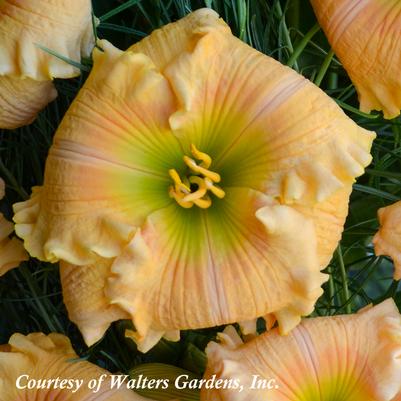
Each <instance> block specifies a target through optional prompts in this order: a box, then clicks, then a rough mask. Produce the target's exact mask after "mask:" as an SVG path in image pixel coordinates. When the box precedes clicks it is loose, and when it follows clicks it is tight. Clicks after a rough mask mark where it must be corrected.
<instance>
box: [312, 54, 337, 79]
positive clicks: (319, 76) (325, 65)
mask: <svg viewBox="0 0 401 401" xmlns="http://www.w3.org/2000/svg"><path fill="white" fill-rule="evenodd" d="M333 57H334V52H333V50H330V51H329V52H328V53H327V55H326V57H325V59H324V61H323V64H322V66H321V67H320V70H319V73H318V74H317V77H316V79H315V85H317V86H320V84H321V83H322V81H323V78H324V77H325V75H326V73H327V70H328V69H329V67H330V64H331V61H332V60H333Z"/></svg>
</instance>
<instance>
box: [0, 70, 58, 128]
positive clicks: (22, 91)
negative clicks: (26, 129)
mask: <svg viewBox="0 0 401 401" xmlns="http://www.w3.org/2000/svg"><path fill="white" fill-rule="evenodd" d="M0 92H1V97H0V129H16V128H19V127H21V126H23V125H28V124H30V123H32V122H33V120H34V119H35V118H36V116H37V114H38V113H39V112H40V111H41V110H42V109H43V108H44V107H45V106H47V104H48V103H50V102H52V101H53V100H54V99H55V98H56V97H57V91H56V88H55V87H54V85H53V83H52V82H51V81H35V80H33V79H30V78H18V77H6V76H0Z"/></svg>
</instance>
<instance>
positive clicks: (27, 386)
mask: <svg viewBox="0 0 401 401" xmlns="http://www.w3.org/2000/svg"><path fill="white" fill-rule="evenodd" d="M15 385H16V388H17V389H18V390H35V389H36V390H41V389H54V390H67V391H71V392H72V393H76V392H78V391H79V390H80V389H82V388H84V387H87V388H89V389H90V390H92V391H93V393H97V392H99V391H100V390H102V389H104V388H105V387H108V388H110V389H123V388H127V389H131V390H159V389H160V390H167V389H168V388H169V387H174V388H176V389H178V390H185V389H202V388H205V389H228V390H236V391H238V392H242V391H243V390H245V389H250V390H274V389H278V388H279V385H278V383H277V381H276V380H275V379H269V378H267V379H266V378H262V377H261V376H259V375H251V376H250V377H249V378H247V380H246V384H245V383H243V382H242V381H241V380H240V379H236V378H233V379H219V378H217V377H216V375H213V376H211V377H210V378H209V379H193V378H190V377H189V376H188V375H185V374H183V375H180V376H177V378H176V379H175V380H171V379H155V378H148V377H146V376H144V375H139V376H138V377H136V378H130V376H129V375H113V374H103V375H101V376H99V377H97V378H93V379H91V380H88V381H85V380H83V379H73V378H68V379H67V378H62V377H57V378H46V379H45V378H43V379H33V378H31V377H30V376H29V375H21V376H19V377H18V378H17V380H16V382H15Z"/></svg>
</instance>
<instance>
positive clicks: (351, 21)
mask: <svg viewBox="0 0 401 401" xmlns="http://www.w3.org/2000/svg"><path fill="white" fill-rule="evenodd" d="M311 3H312V6H313V8H314V10H315V13H316V16H317V19H318V21H319V23H320V25H321V27H322V28H323V30H324V32H325V33H326V36H327V38H328V40H329V42H330V44H331V46H332V48H333V50H334V52H335V53H336V55H337V56H338V58H339V59H340V61H341V62H342V64H343V66H344V68H345V69H346V70H347V72H348V75H349V76H350V78H351V80H352V82H353V84H354V85H355V88H356V90H357V92H358V95H359V102H360V109H361V110H362V111H364V112H366V113H369V112H370V111H371V110H382V111H383V113H384V117H385V118H394V117H396V116H398V115H399V114H400V109H401V76H400V65H401V41H400V40H399V39H400V35H401V3H400V1H399V0H364V1H355V0H311Z"/></svg>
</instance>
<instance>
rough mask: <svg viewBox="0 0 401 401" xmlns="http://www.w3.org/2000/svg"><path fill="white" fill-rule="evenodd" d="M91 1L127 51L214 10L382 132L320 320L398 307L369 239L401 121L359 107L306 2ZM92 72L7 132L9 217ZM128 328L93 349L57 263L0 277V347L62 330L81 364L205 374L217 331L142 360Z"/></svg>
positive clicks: (388, 195)
mask: <svg viewBox="0 0 401 401" xmlns="http://www.w3.org/2000/svg"><path fill="white" fill-rule="evenodd" d="M93 3H94V4H93V5H94V15H96V16H97V17H98V18H99V20H100V23H99V25H98V26H97V28H96V31H97V35H98V36H99V37H100V38H107V39H108V40H110V41H111V42H113V43H114V44H115V45H116V46H118V47H120V48H122V49H125V48H127V47H128V46H129V45H130V44H132V43H134V42H136V41H138V40H140V39H141V38H142V37H144V36H146V35H147V34H149V33H150V32H151V31H152V30H153V29H155V28H157V27H160V26H162V25H164V24H166V23H169V22H172V21H175V20H176V19H178V18H180V17H182V16H184V15H185V14H187V13H189V12H190V11H191V10H194V9H197V8H200V7H205V6H207V7H211V8H213V9H215V10H216V11H217V12H218V13H220V15H221V16H222V17H223V18H224V19H225V20H226V21H227V23H228V24H229V25H230V26H231V28H232V31H233V33H234V34H235V35H237V36H238V37H240V38H241V39H242V40H244V41H245V42H247V43H249V44H250V45H251V46H253V47H255V48H256V49H258V50H260V51H261V52H263V53H265V54H268V55H270V56H272V57H274V58H276V59H277V60H279V61H281V62H282V63H284V64H288V65H289V66H292V67H293V68H294V69H296V70H297V71H299V72H300V73H301V74H303V75H304V76H306V77H307V78H309V79H310V80H312V81H314V82H315V83H316V84H317V85H319V86H320V87H321V88H322V89H323V90H324V91H326V93H328V94H329V95H330V96H331V97H332V98H333V99H335V100H336V101H337V102H338V104H339V105H340V106H341V107H342V108H343V109H344V110H345V111H346V113H347V114H349V115H350V117H351V118H353V119H354V120H355V121H356V122H357V123H358V124H360V125H361V126H363V127H365V128H368V129H371V130H375V131H376V132H377V134H378V138H377V140H376V141H375V144H374V146H373V156H374V162H373V163H372V165H371V166H370V167H369V169H368V170H367V172H366V174H365V175H364V176H363V177H362V178H360V179H359V180H358V182H357V184H356V185H355V187H354V192H353V194H352V197H351V202H350V214H349V217H348V220H347V223H346V227H345V231H344V236H343V239H342V241H341V245H340V246H339V247H338V249H337V251H336V252H335V254H334V256H333V260H332V261H331V263H330V265H329V267H328V268H327V270H326V271H327V273H328V274H330V280H329V281H328V283H327V284H325V286H324V290H325V292H324V295H323V296H322V297H321V299H320V300H319V302H318V304H317V306H316V310H315V312H314V314H315V315H333V314H338V313H350V312H354V311H357V310H358V309H359V308H361V307H362V306H364V305H366V304H369V303H377V302H380V301H381V300H383V299H384V298H386V297H394V299H395V300H396V302H397V303H398V305H400V306H401V293H400V292H398V285H397V283H396V282H393V280H392V273H393V265H392V263H391V261H390V260H388V259H387V258H383V257H379V258H377V257H375V256H374V253H373V248H372V243H371V239H372V236H373V235H374V233H375V231H376V230H377V228H378V222H377V218H376V212H377V209H378V208H379V207H382V206H385V205H387V204H389V203H391V202H394V201H396V200H398V199H400V197H401V185H400V184H401V173H400V171H401V170H400V167H401V121H400V119H398V118H397V119H395V120H392V121H386V120H383V119H382V116H381V115H379V114H373V115H366V114H364V113H361V112H359V111H358V103H357V97H356V92H355V88H354V87H353V85H352V83H351V82H350V80H349V78H348V77H347V74H346V73H345V71H344V69H343V68H342V66H341V63H340V62H339V61H338V59H337V58H336V57H335V55H334V54H333V52H332V51H331V49H330V47H329V46H328V44H327V41H326V39H325V37H324V35H323V33H322V32H321V30H320V28H319V26H318V25H317V23H316V20H315V17H314V15H313V12H312V10H311V8H310V6H309V5H308V2H306V1H304V2H301V1H300V0H288V1H284V0H280V1H279V0H205V1H201V0H146V1H145V0H128V1H121V0H93ZM301 3H302V8H301ZM45 50H46V49H45ZM59 56H60V55H59ZM61 56H62V55H61ZM79 66H81V65H79ZM88 67H90V60H83V61H82V70H83V75H82V76H81V77H80V78H77V79H73V80H68V81H58V82H56V85H57V89H58V91H59V96H58V99H57V100H56V101H55V102H53V103H52V104H50V105H49V106H48V107H47V109H46V110H44V111H43V112H42V113H41V114H40V116H39V118H38V119H37V120H36V121H35V122H34V123H33V124H32V125H30V126H28V127H23V128H21V129H18V130H15V131H14V132H0V176H1V177H4V179H5V181H6V184H7V192H6V197H5V199H4V200H3V201H2V202H1V209H2V211H3V212H4V213H5V214H6V215H7V216H8V217H10V216H11V205H12V204H13V203H14V202H17V201H21V200H23V199H27V197H28V196H29V194H30V191H31V187H32V186H34V185H40V184H41V183H42V180H43V171H44V163H45V159H46V155H47V152H48V149H49V146H50V144H51V142H52V137H53V134H54V132H55V130H56V128H57V126H58V124H59V123H60V120H61V118H62V116H63V114H64V113H65V111H66V109H67V107H68V105H69V104H70V102H71V100H72V99H73V98H74V96H75V95H76V93H77V91H78V90H79V88H80V87H81V85H82V83H83V82H84V80H85V79H86V77H87V73H86V72H85V71H86V70H87V69H88ZM300 252H302V250H300ZM126 326H127V323H126V322H117V323H115V324H113V325H112V327H111V328H110V330H109V331H108V332H107V334H106V335H105V337H104V338H103V339H102V340H101V341H100V342H99V343H98V344H95V345H94V346H93V347H91V348H90V349H87V347H86V346H85V345H84V342H83V340H82V338H81V336H80V334H79V332H78V330H77V329H76V327H75V326H74V325H73V324H72V323H70V322H69V320H68V318H67V314H66V311H65V308H64V305H63V302H62V296H61V291H60V284H59V276H58V268H57V266H56V265H50V264H45V263H41V262H38V261H36V260H33V259H32V260H30V261H29V262H27V263H23V264H22V266H21V267H20V268H19V269H15V270H13V271H11V272H9V273H8V274H7V275H5V276H4V277H2V279H1V280H0V343H4V342H6V341H7V340H8V338H9V336H10V335H11V334H13V333H14V332H22V333H29V332H32V331H43V332H50V331H58V332H62V333H65V334H67V335H68V336H69V337H70V338H71V340H72V342H73V344H74V346H75V349H76V350H77V352H78V353H79V354H80V355H81V356H82V358H86V359H89V360H92V361H95V362H96V363H98V364H100V365H101V366H104V367H107V368H108V369H110V370H112V371H124V372H129V371H130V369H132V368H134V367H135V366H137V365H140V364H143V363H152V362H164V363H170V364H174V365H176V366H179V367H181V368H185V369H187V370H189V371H192V372H193V373H194V374H197V375H201V374H202V370H203V367H204V363H205V361H204V354H203V350H204V348H205V346H206V344H207V342H208V341H209V340H211V339H213V338H215V335H216V333H217V332H218V328H215V329H207V330H195V331H188V332H184V333H182V339H181V341H180V342H178V343H171V342H168V341H165V340H162V341H161V342H160V343H159V344H158V345H157V346H156V347H155V348H154V349H152V350H151V351H150V352H149V353H147V354H142V353H140V352H138V351H137V350H136V347H135V346H134V345H133V343H132V342H130V341H128V340H125V338H124V330H125V328H126ZM200 367H201V368H200Z"/></svg>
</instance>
